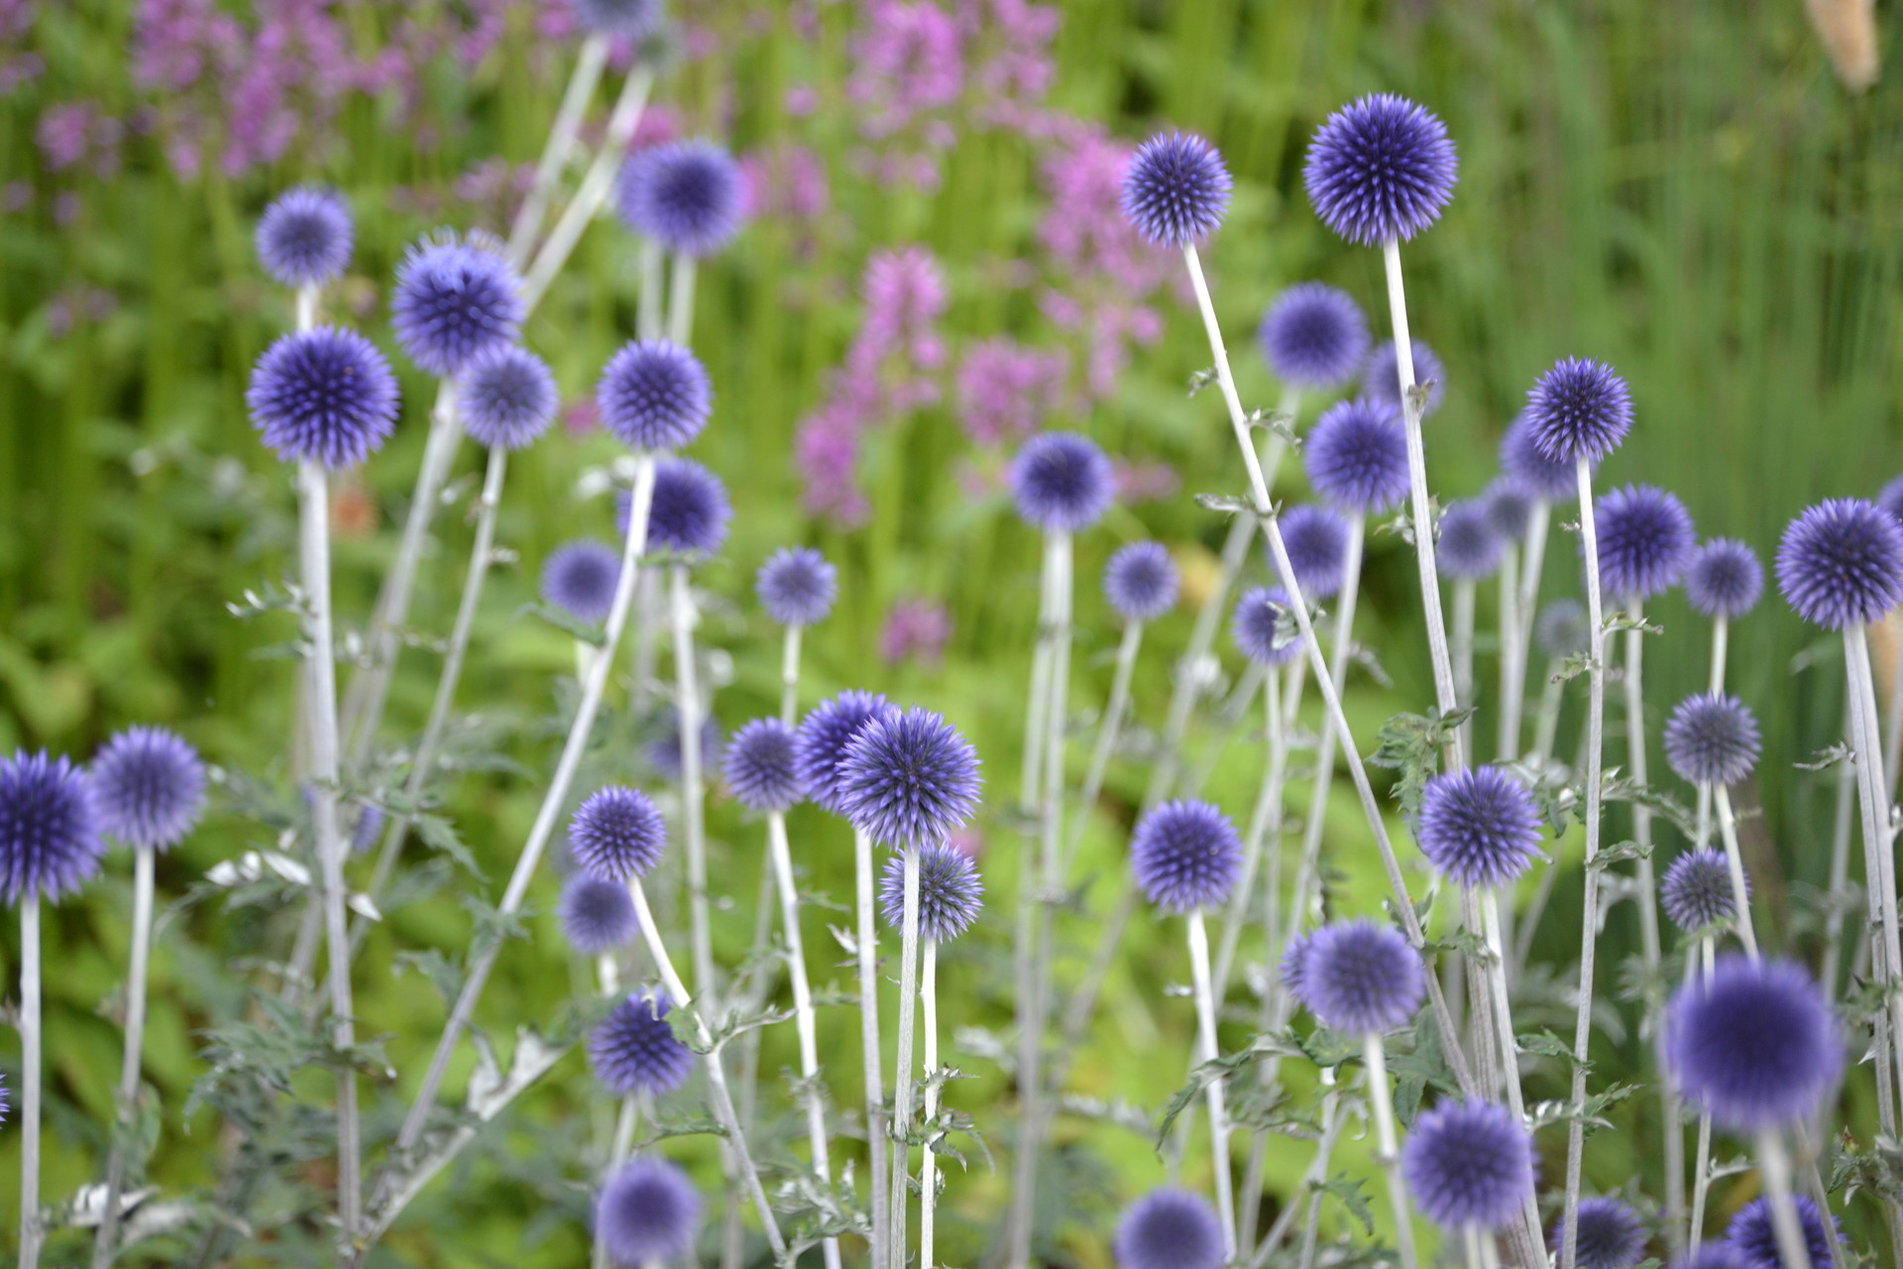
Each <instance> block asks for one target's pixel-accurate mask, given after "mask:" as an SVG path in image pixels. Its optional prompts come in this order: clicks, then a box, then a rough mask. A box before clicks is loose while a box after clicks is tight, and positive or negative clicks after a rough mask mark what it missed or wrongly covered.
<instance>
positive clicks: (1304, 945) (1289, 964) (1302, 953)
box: [1276, 930, 1315, 1000]
mask: <svg viewBox="0 0 1903 1269" xmlns="http://www.w3.org/2000/svg"><path fill="white" fill-rule="evenodd" d="M1314 946H1315V933H1314V931H1313V930H1310V931H1307V932H1305V933H1299V934H1291V935H1289V939H1288V942H1287V943H1286V944H1284V945H1283V947H1282V958H1281V960H1280V961H1279V962H1277V964H1276V972H1277V973H1279V974H1281V976H1282V985H1283V986H1284V987H1286V988H1288V990H1289V994H1290V995H1292V996H1294V997H1295V999H1297V1000H1300V999H1301V998H1302V992H1303V991H1304V990H1306V988H1307V986H1308V953H1309V951H1310V950H1311V949H1312V948H1313V947H1314Z"/></svg>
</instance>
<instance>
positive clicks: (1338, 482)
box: [1302, 398, 1408, 515]
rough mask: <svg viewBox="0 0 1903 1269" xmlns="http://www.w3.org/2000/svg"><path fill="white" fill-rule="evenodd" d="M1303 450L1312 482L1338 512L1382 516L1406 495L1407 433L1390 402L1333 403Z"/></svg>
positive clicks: (1320, 495) (1319, 420)
mask: <svg viewBox="0 0 1903 1269" xmlns="http://www.w3.org/2000/svg"><path fill="white" fill-rule="evenodd" d="M1302 454H1303V464H1304V466H1305V467H1306V468H1307V470H1308V483H1309V484H1311V485H1313V486H1314V487H1315V493H1316V494H1317V495H1318V496H1319V497H1320V498H1321V499H1322V500H1323V501H1324V502H1326V503H1328V504H1329V505H1330V506H1332V507H1334V508H1335V509H1336V510H1337V511H1341V512H1343V513H1345V514H1349V515H1369V514H1376V515H1378V514H1379V513H1381V512H1383V511H1387V510H1389V509H1391V508H1393V507H1395V506H1398V505H1399V504H1400V503H1401V501H1402V500H1403V499H1404V498H1406V497H1407V490H1408V476H1407V433H1406V431H1405V430H1403V428H1402V426H1401V416H1400V415H1399V414H1396V413H1395V412H1394V409H1393V407H1392V406H1389V405H1387V404H1386V403H1385V402H1381V401H1370V400H1367V399H1366V398H1363V399H1362V400H1359V401H1339V402H1336V403H1335V404H1334V405H1331V406H1329V407H1328V409H1327V410H1325V411H1323V412H1322V416H1321V418H1319V419H1317V420H1316V421H1315V426H1314V428H1313V429H1312V430H1311V431H1310V432H1309V434H1308V440H1307V441H1306V442H1305V443H1304V444H1303V446H1302Z"/></svg>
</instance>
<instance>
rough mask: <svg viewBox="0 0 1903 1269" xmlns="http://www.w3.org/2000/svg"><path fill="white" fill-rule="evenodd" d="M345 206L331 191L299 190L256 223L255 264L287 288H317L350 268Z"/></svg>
mask: <svg viewBox="0 0 1903 1269" xmlns="http://www.w3.org/2000/svg"><path fill="white" fill-rule="evenodd" d="M352 238H353V230H352V226H351V223H350V204H349V203H347V202H345V201H344V197H343V195H342V194H339V193H338V192H337V191H336V190H331V189H320V188H318V187H316V186H314V185H302V186H299V187H298V188H296V189H291V190H286V191H285V192H284V193H282V194H280V195H278V197H277V198H276V200H274V201H273V202H272V204H271V205H270V206H269V207H267V208H265V209H264V215H262V216H260V217H259V218H258V232H257V248H258V261H259V263H261V264H263V265H264V271H265V272H266V273H268V274H270V275H271V277H272V279H273V280H275V281H277V282H280V283H282V284H283V285H285V286H288V287H307V286H322V285H324V283H326V282H329V281H331V280H333V279H335V278H336V277H337V276H338V275H339V274H341V273H342V272H343V271H344V268H345V266H347V265H348V264H349V263H350V248H351V245H352Z"/></svg>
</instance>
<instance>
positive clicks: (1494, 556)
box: [1436, 499, 1507, 581]
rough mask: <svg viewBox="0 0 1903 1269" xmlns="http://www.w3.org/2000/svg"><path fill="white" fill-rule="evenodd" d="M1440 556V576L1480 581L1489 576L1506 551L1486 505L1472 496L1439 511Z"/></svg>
mask: <svg viewBox="0 0 1903 1269" xmlns="http://www.w3.org/2000/svg"><path fill="white" fill-rule="evenodd" d="M1437 545H1438V548H1439V552H1440V553H1439V555H1438V556H1436V559H1437V560H1438V562H1439V565H1440V572H1441V575H1442V576H1443V577H1453V578H1462V579H1465V580H1467V581H1479V580H1480V579H1481V578H1483V577H1491V576H1492V575H1493V574H1494V572H1495V571H1497V570H1498V569H1499V567H1500V557H1501V556H1502V555H1504V554H1505V553H1506V545H1507V544H1506V542H1505V541H1504V540H1503V539H1502V538H1501V537H1500V534H1499V532H1498V531H1497V530H1496V529H1495V528H1494V527H1493V518H1492V517H1491V516H1490V515H1489V514H1488V512H1487V505H1486V504H1485V503H1484V502H1482V501H1480V500H1478V499H1471V500H1469V501H1466V502H1456V503H1454V504H1452V505H1451V506H1449V507H1448V508H1447V510H1445V511H1443V512H1442V513H1441V517H1440V538H1439V541H1438V544H1437Z"/></svg>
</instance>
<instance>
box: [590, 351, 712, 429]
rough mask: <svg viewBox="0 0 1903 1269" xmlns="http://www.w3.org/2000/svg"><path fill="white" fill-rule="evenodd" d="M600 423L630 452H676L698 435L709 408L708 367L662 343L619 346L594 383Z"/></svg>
mask: <svg viewBox="0 0 1903 1269" xmlns="http://www.w3.org/2000/svg"><path fill="white" fill-rule="evenodd" d="M595 404H596V406H597V407H598V408H599V409H600V411H601V425H602V426H603V427H605V428H607V429H608V431H609V432H610V433H612V434H613V435H614V437H615V439H616V440H618V441H620V442H621V443H622V444H623V445H626V446H628V447H629V448H630V449H636V450H664V449H680V448H681V447H683V446H685V445H686V444H687V443H688V442H690V441H692V440H693V439H694V438H695V437H697V436H699V435H700V434H701V431H702V429H704V428H705V427H706V426H707V419H708V416H709V415H711V414H712V413H713V408H714V386H713V382H712V380H710V379H708V377H707V368H706V367H705V366H703V365H702V364H701V361H700V358H698V357H696V356H695V355H694V354H693V353H692V352H690V351H688V350H687V349H685V348H683V347H681V346H680V345H679V344H676V343H673V342H671V341H669V340H665V339H636V340H631V341H629V342H628V343H626V344H623V345H622V346H621V349H620V351H619V352H617V353H615V355H614V356H612V357H610V358H609V359H608V364H607V365H606V366H604V367H603V368H602V371H601V380H600V381H599V382H598V383H597V384H596V385H595Z"/></svg>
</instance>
